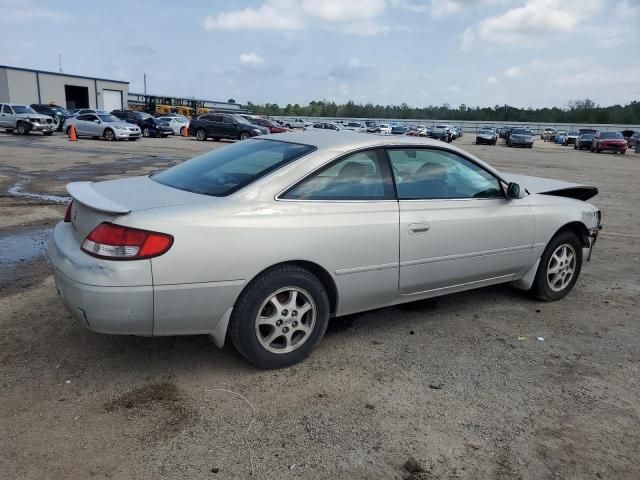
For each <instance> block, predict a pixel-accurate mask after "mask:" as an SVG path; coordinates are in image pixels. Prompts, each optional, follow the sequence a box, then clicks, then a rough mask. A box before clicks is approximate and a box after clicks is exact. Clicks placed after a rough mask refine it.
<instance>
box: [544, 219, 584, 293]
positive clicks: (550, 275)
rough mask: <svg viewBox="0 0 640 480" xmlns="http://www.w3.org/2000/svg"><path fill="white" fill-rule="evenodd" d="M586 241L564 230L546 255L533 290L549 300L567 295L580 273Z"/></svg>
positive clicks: (546, 251)
mask: <svg viewBox="0 0 640 480" xmlns="http://www.w3.org/2000/svg"><path fill="white" fill-rule="evenodd" d="M581 268H582V243H581V242H580V239H579V238H578V236H577V235H576V234H575V233H573V232H571V231H568V230H567V231H564V232H560V233H559V234H557V235H556V236H555V237H553V238H552V239H551V241H550V242H549V244H548V245H547V248H546V249H545V251H544V253H543V254H542V257H541V258H540V265H539V266H538V272H537V273H536V278H535V281H534V284H533V288H532V293H533V294H534V295H535V296H536V297H537V298H539V299H540V300H543V301H545V302H550V301H553V300H559V299H561V298H563V297H564V296H565V295H567V294H568V293H569V292H570V291H571V289H572V288H573V286H574V285H575V283H576V281H578V277H579V276H580V270H581Z"/></svg>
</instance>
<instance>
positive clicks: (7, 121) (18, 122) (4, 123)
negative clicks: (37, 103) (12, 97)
mask: <svg viewBox="0 0 640 480" xmlns="http://www.w3.org/2000/svg"><path fill="white" fill-rule="evenodd" d="M57 127H58V124H57V123H56V122H55V121H54V120H53V118H52V117H50V116H49V115H42V114H40V113H36V111H35V110H34V109H33V108H31V107H29V106H27V105H21V104H17V103H0V128H4V129H5V130H7V131H8V132H9V133H11V132H13V131H14V130H15V131H17V132H18V133H19V134H20V135H26V134H28V133H29V132H42V133H43V135H51V134H52V133H53V131H54V130H55V129H56V128H57Z"/></svg>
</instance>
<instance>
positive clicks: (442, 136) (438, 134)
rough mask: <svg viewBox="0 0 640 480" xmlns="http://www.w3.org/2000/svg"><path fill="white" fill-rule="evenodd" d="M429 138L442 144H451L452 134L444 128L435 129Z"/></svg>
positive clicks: (429, 133)
mask: <svg viewBox="0 0 640 480" xmlns="http://www.w3.org/2000/svg"><path fill="white" fill-rule="evenodd" d="M427 135H428V137H429V138H433V139H436V140H440V141H442V142H447V143H450V142H451V133H450V132H449V131H448V130H447V129H446V128H443V127H434V128H432V129H431V131H429V132H428V134H427Z"/></svg>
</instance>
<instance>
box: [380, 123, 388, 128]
mask: <svg viewBox="0 0 640 480" xmlns="http://www.w3.org/2000/svg"><path fill="white" fill-rule="evenodd" d="M380 128H389V125H387V124H386V123H381V124H380Z"/></svg>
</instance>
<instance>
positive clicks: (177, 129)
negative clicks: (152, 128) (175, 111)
mask: <svg viewBox="0 0 640 480" xmlns="http://www.w3.org/2000/svg"><path fill="white" fill-rule="evenodd" d="M156 119H157V120H159V121H161V122H167V123H168V124H169V126H170V127H171V130H172V132H173V134H174V135H180V136H183V135H184V130H185V128H186V129H188V128H189V122H188V121H184V120H183V119H182V118H180V117H156Z"/></svg>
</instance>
